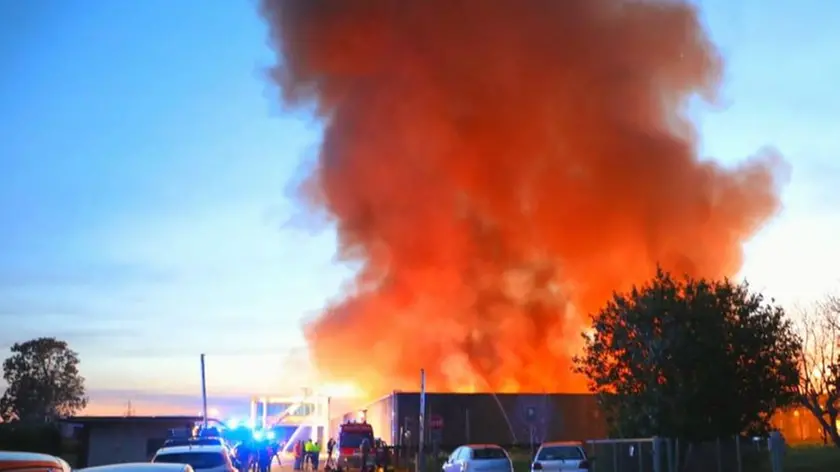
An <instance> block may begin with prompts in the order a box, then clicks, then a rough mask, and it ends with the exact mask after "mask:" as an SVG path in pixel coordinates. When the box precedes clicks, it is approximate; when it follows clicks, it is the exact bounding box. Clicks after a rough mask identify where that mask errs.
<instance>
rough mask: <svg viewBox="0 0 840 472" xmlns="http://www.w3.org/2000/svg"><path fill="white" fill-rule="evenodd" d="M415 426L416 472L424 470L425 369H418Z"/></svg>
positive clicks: (423, 471) (424, 471)
mask: <svg viewBox="0 0 840 472" xmlns="http://www.w3.org/2000/svg"><path fill="white" fill-rule="evenodd" d="M418 419H419V420H420V421H419V425H418V428H417V435H418V436H419V437H418V441H417V442H418V443H419V444H418V449H419V452H420V453H419V454H418V455H417V472H426V451H425V449H426V369H420V418H418Z"/></svg>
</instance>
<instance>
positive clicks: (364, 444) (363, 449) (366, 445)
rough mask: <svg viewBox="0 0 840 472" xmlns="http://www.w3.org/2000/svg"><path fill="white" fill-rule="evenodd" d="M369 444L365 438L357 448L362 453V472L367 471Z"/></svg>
mask: <svg viewBox="0 0 840 472" xmlns="http://www.w3.org/2000/svg"><path fill="white" fill-rule="evenodd" d="M370 446H371V444H370V442H369V441H368V440H367V438H365V439H362V444H361V445H360V446H359V449H361V452H362V472H366V471H367V470H368V457H370Z"/></svg>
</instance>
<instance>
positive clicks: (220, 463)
mask: <svg viewBox="0 0 840 472" xmlns="http://www.w3.org/2000/svg"><path fill="white" fill-rule="evenodd" d="M152 462H153V463H155V464H189V465H190V467H192V468H193V470H194V471H195V472H237V471H236V468H235V467H234V466H233V461H232V460H231V456H230V451H229V450H228V448H227V447H225V446H219V445H191V446H173V447H162V448H160V449H158V451H157V452H156V453H155V456H154V457H153V458H152Z"/></svg>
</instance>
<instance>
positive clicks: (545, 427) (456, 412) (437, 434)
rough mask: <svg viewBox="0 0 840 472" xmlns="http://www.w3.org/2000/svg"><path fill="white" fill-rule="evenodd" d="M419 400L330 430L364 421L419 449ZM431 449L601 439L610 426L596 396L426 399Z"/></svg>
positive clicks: (403, 395)
mask: <svg viewBox="0 0 840 472" xmlns="http://www.w3.org/2000/svg"><path fill="white" fill-rule="evenodd" d="M419 415H420V394H419V393H409V392H394V393H392V394H390V395H388V396H386V397H383V398H382V399H380V400H378V401H376V402H374V403H372V404H370V405H368V406H367V407H365V408H362V409H360V410H356V411H353V412H349V413H346V414H344V415H342V416H340V417H338V418H333V419H332V420H331V422H332V423H333V424H332V425H331V429H332V430H333V431H337V428H338V425H339V424H340V423H343V422H347V421H365V422H367V423H370V424H371V425H372V426H373V428H374V434H375V435H376V436H377V437H379V438H382V439H383V440H385V441H386V442H388V443H389V444H394V445H409V444H412V443H413V444H416V441H417V434H418V430H419V428H418V422H419ZM426 423H427V427H426V429H425V435H426V441H427V443H438V444H440V445H441V446H442V447H450V448H454V447H457V446H459V445H461V444H465V443H495V444H501V445H507V446H512V445H525V444H532V443H540V442H542V441H566V440H586V439H593V438H603V437H606V436H607V424H606V421H605V418H604V416H603V414H602V413H601V410H600V408H599V407H598V403H597V400H596V398H595V396H594V395H588V394H564V393H545V394H543V393H536V394H527V393H521V394H508V393H498V394H496V393H427V394H426Z"/></svg>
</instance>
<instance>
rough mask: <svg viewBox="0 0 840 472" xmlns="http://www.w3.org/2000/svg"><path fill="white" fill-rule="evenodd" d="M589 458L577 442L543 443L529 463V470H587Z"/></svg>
mask: <svg viewBox="0 0 840 472" xmlns="http://www.w3.org/2000/svg"><path fill="white" fill-rule="evenodd" d="M589 465H590V460H589V459H588V457H587V456H586V448H584V447H583V443H579V442H571V441H564V442H547V443H543V444H542V445H541V446H540V448H539V449H538V450H537V454H536V455H535V456H534V462H532V463H531V472H587V471H589Z"/></svg>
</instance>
